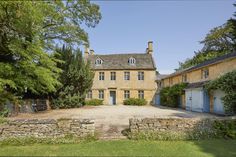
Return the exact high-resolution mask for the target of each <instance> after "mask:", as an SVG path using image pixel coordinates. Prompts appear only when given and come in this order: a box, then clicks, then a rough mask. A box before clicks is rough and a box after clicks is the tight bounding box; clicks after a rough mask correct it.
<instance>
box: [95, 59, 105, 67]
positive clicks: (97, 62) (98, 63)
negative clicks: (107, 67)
mask: <svg viewBox="0 0 236 157" xmlns="http://www.w3.org/2000/svg"><path fill="white" fill-rule="evenodd" d="M102 62H103V61H102V60H101V59H100V58H97V59H96V61H95V65H101V64H102Z"/></svg>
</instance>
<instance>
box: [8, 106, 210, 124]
mask: <svg viewBox="0 0 236 157" xmlns="http://www.w3.org/2000/svg"><path fill="white" fill-rule="evenodd" d="M147 117H149V118H153V117H185V118H204V117H215V116H214V115H211V114H207V113H197V112H190V111H185V110H182V109H171V108H166V107H154V106H125V105H116V106H105V105H104V106H89V107H83V108H76V109H60V110H50V111H45V112H39V113H34V114H28V113H27V114H19V115H18V116H16V117H12V118H11V119H22V118H27V119H35V118H37V119H48V118H53V119H59V118H81V119H84V118H86V119H87V118H88V119H95V120H96V122H97V123H98V122H99V123H109V124H121V125H123V124H128V123H129V119H130V118H147Z"/></svg>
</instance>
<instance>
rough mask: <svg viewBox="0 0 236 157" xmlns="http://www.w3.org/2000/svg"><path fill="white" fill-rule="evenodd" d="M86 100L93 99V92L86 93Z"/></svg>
mask: <svg viewBox="0 0 236 157" xmlns="http://www.w3.org/2000/svg"><path fill="white" fill-rule="evenodd" d="M87 98H88V99H92V98H93V92H92V90H90V91H88V93H87Z"/></svg>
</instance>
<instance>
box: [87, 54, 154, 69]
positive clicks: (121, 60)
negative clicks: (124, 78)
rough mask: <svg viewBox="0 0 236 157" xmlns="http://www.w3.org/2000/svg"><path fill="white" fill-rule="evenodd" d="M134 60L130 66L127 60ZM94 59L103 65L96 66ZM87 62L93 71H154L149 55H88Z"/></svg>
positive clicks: (152, 61)
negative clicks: (100, 61) (99, 60)
mask: <svg viewBox="0 0 236 157" xmlns="http://www.w3.org/2000/svg"><path fill="white" fill-rule="evenodd" d="M131 57H132V58H135V60H136V63H135V64H134V65H130V64H129V63H128V60H129V58H131ZM96 59H101V60H102V61H103V63H102V64H101V65H96V64H95V61H96ZM88 61H90V63H91V67H92V69H94V70H118V69H122V70H125V69H127V70H132V69H140V70H141V69H142V70H145V69H147V70H155V69H156V67H155V63H154V60H153V58H152V55H151V54H146V53H134V54H109V55H89V56H88Z"/></svg>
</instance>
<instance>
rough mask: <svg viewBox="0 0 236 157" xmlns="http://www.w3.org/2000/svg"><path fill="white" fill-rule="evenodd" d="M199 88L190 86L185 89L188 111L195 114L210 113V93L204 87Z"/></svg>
mask: <svg viewBox="0 0 236 157" xmlns="http://www.w3.org/2000/svg"><path fill="white" fill-rule="evenodd" d="M198 86H199V84H198ZM198 86H196V84H194V85H193V84H192V85H191V84H190V85H189V86H188V87H187V88H186V89H185V101H186V110H188V111H195V112H210V99H209V95H208V92H207V91H206V90H204V89H203V87H198ZM193 87H196V88H193Z"/></svg>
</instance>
